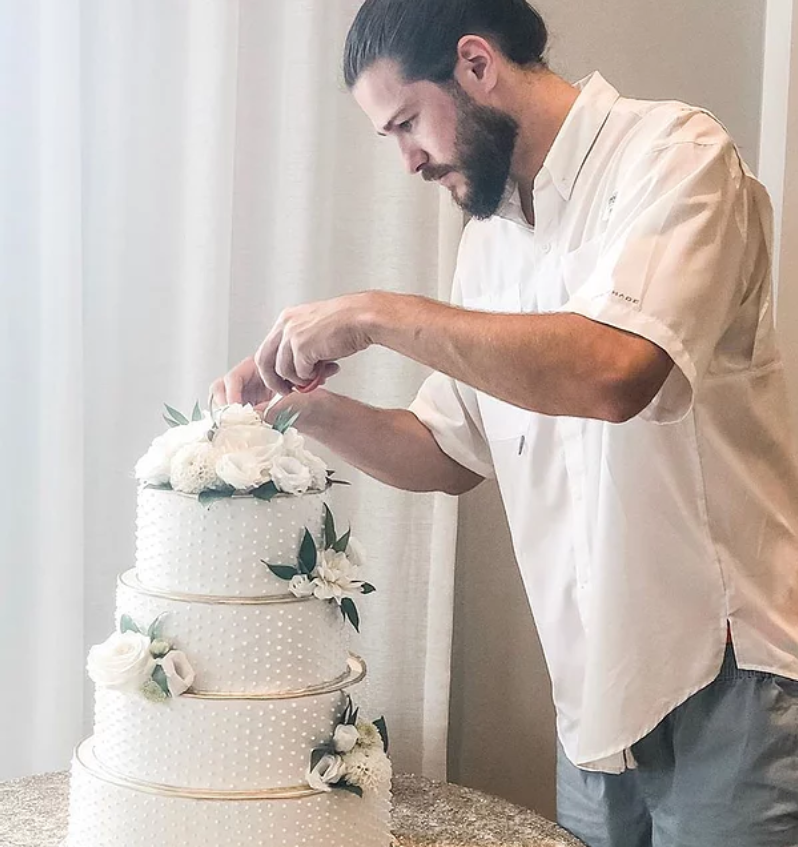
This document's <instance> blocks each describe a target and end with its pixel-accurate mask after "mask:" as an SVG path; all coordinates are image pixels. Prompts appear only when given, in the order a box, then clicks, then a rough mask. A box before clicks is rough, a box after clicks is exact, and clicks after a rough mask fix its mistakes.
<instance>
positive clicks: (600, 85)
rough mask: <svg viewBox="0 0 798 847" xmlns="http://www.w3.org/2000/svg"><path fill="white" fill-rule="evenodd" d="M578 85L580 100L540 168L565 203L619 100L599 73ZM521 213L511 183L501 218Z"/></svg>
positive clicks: (578, 99) (572, 109) (516, 190)
mask: <svg viewBox="0 0 798 847" xmlns="http://www.w3.org/2000/svg"><path fill="white" fill-rule="evenodd" d="M575 85H576V87H577V88H578V89H579V96H578V97H577V98H576V100H575V101H574V104H573V106H572V107H571V110H570V111H569V112H568V115H567V116H566V118H565V121H564V122H563V125H562V126H561V127H560V130H559V132H558V133H557V136H556V138H555V139H554V143H553V144H552V145H551V148H550V149H549V152H548V154H547V155H546V158H545V160H544V162H543V167H542V168H541V170H542V171H543V170H545V171H546V172H547V174H548V176H549V177H550V179H551V181H552V183H553V184H554V186H555V187H556V189H557V191H558V192H559V193H560V196H561V197H562V198H563V200H570V199H571V194H572V193H573V189H574V184H575V183H576V178H577V177H578V176H579V172H580V171H581V170H582V166H583V165H584V163H585V160H586V159H587V156H588V154H589V153H590V150H591V148H592V147H593V144H594V143H595V141H596V138H597V137H598V134H599V133H600V132H601V129H602V127H603V126H604V124H605V123H606V121H607V118H608V117H609V115H610V112H611V111H612V107H613V106H614V105H615V103H616V102H617V101H618V99H619V97H620V94H619V93H618V92H617V91H616V90H615V88H613V87H612V86H611V85H610V84H609V83H608V82H607V81H606V80H605V79H604V77H602V76H601V74H600V73H599V72H598V71H594V72H593V73H592V74H590V75H589V76H587V77H585V78H584V79H581V80H579V82H577V83H575ZM538 176H540V175H539V174H538ZM535 181H536V182H537V178H536V179H535ZM519 209H520V200H519V199H518V186H517V185H516V184H515V183H514V182H511V183H510V184H509V185H508V186H507V189H506V191H505V196H504V201H503V203H502V206H501V208H500V210H499V212H498V214H499V215H501V216H502V217H511V216H513V214H516V215H517V214H518V213H519Z"/></svg>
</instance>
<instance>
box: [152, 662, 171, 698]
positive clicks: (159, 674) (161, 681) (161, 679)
mask: <svg viewBox="0 0 798 847" xmlns="http://www.w3.org/2000/svg"><path fill="white" fill-rule="evenodd" d="M152 678H153V679H154V680H155V682H157V683H158V687H159V688H160V689H161V691H163V693H164V694H166V696H167V697H169V696H170V695H169V683H168V682H167V681H166V671H164V669H163V668H162V667H161V666H160V665H156V666H155V670H154V671H153V672H152Z"/></svg>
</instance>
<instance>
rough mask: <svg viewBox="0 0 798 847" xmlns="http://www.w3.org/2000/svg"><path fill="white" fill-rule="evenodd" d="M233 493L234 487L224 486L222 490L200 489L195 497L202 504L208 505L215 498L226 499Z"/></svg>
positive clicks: (214, 500) (213, 501)
mask: <svg viewBox="0 0 798 847" xmlns="http://www.w3.org/2000/svg"><path fill="white" fill-rule="evenodd" d="M234 493H235V489H234V488H229V489H228V488H225V489H223V490H222V491H201V492H200V493H199V496H198V497H197V499H198V500H199V502H200V504H201V505H203V506H210V505H211V503H215V502H216V501H217V500H227V499H229V498H230V497H232V496H233V494H234Z"/></svg>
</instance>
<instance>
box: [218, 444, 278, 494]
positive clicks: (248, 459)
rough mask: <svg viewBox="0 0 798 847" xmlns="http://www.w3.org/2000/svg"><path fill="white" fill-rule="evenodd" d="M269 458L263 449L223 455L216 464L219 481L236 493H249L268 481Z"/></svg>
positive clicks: (266, 451) (255, 448)
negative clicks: (222, 481) (230, 486)
mask: <svg viewBox="0 0 798 847" xmlns="http://www.w3.org/2000/svg"><path fill="white" fill-rule="evenodd" d="M270 469H271V458H270V454H269V451H268V450H267V449H266V448H264V447H253V448H252V449H251V450H243V451H241V452H239V453H225V454H224V455H222V457H221V458H220V459H219V460H218V461H217V463H216V473H217V475H218V477H219V479H222V480H224V482H226V483H227V484H228V485H232V486H233V488H235V489H236V491H251V490H252V489H253V488H258V487H259V486H261V485H263V484H264V483H266V482H268V481H269V479H270V476H269V471H270Z"/></svg>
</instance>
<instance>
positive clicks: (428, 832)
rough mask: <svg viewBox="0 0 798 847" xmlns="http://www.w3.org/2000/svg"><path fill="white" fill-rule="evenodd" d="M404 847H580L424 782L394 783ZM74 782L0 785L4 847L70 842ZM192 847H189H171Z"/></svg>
mask: <svg viewBox="0 0 798 847" xmlns="http://www.w3.org/2000/svg"><path fill="white" fill-rule="evenodd" d="M393 791H394V814H393V831H394V835H395V836H396V841H397V844H398V845H399V847H579V845H580V842H578V841H577V840H576V839H574V838H573V837H572V836H570V835H568V833H566V832H564V831H563V830H562V829H560V828H559V827H558V826H556V824H553V823H551V822H550V821H547V820H546V819H545V818H541V817H540V816H539V815H536V814H535V813H534V812H531V811H529V810H528V809H522V808H520V807H518V806H514V805H512V804H511V803H508V802H506V801H505V800H500V799H499V798H497V797H491V796H489V795H486V794H482V793H480V792H479V791H474V790H472V789H470V788H463V787H461V786H457V785H450V784H445V783H440V782H433V781H431V780H428V779H425V778H423V777H419V776H413V775H399V776H396V777H395V778H394V785H393ZM68 797H69V774H68V773H67V772H63V773H50V774H43V775H41V776H33V777H28V778H26V779H16V780H12V781H11V782H4V783H0V847H58V845H59V844H60V842H61V840H62V839H63V838H64V836H65V835H66V828H67V811H68ZM174 847H188V845H174Z"/></svg>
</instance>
